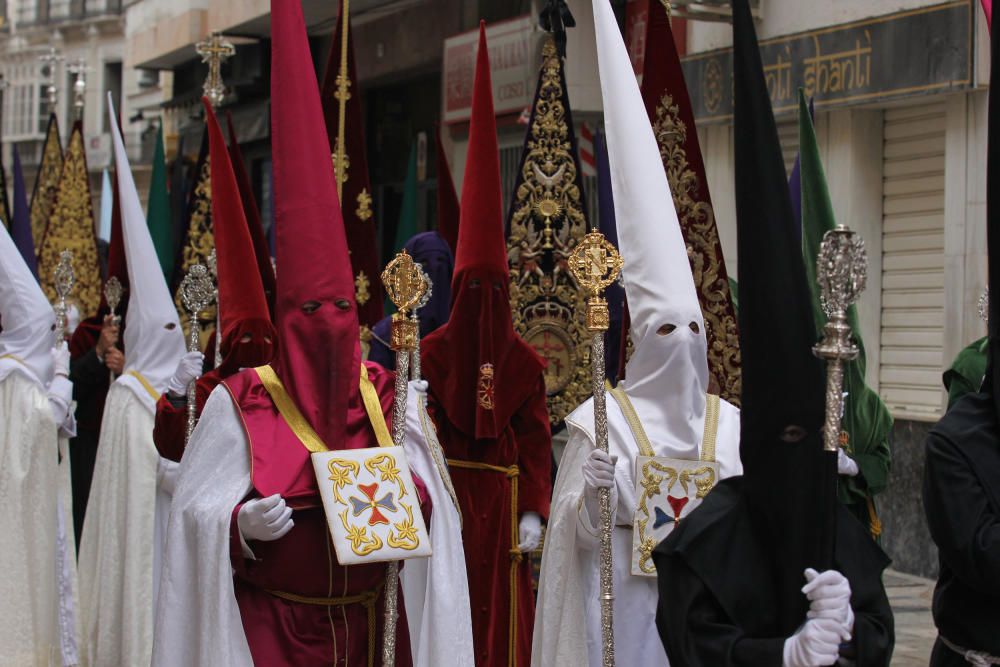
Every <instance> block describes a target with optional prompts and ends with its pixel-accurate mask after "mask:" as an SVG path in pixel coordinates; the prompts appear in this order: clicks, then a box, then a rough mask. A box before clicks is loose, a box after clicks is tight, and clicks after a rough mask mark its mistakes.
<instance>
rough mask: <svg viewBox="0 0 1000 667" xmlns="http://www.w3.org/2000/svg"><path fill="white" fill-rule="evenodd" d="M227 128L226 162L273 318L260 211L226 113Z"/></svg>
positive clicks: (268, 256) (268, 258) (268, 259)
mask: <svg viewBox="0 0 1000 667" xmlns="http://www.w3.org/2000/svg"><path fill="white" fill-rule="evenodd" d="M226 124H227V125H228V126H229V161H230V162H231V163H232V167H233V174H234V175H235V176H236V185H238V186H239V188H240V199H241V200H243V214H244V215H245V216H246V219H247V227H248V229H249V230H250V239H251V240H252V241H253V252H254V256H255V257H256V259H257V268H258V269H259V270H260V279H261V282H262V283H263V285H264V298H265V299H267V310H268V313H269V314H270V316H271V317H272V318H273V317H274V299H275V296H276V291H277V284H276V281H275V278H274V267H273V266H272V265H271V251H270V250H269V249H268V247H267V237H266V236H265V235H264V225H263V224H262V223H261V221H260V209H259V208H258V207H257V200H255V199H254V196H253V186H251V185H250V175H249V174H247V170H246V166H245V165H244V163H243V152H242V151H241V150H240V142H239V139H237V137H236V130H235V129H234V128H233V115H232V114H231V113H229V112H228V111H227V112H226Z"/></svg>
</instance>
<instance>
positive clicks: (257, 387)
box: [224, 364, 430, 667]
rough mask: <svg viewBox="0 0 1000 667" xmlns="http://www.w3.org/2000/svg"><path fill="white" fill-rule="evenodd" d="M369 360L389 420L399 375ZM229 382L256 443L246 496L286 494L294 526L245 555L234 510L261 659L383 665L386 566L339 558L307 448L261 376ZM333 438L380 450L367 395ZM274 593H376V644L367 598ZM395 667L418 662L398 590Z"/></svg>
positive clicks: (241, 596)
mask: <svg viewBox="0 0 1000 667" xmlns="http://www.w3.org/2000/svg"><path fill="white" fill-rule="evenodd" d="M366 365H367V367H368V373H369V377H370V378H371V381H372V383H373V384H374V385H375V388H376V390H377V391H378V394H379V398H380V400H381V403H382V410H383V412H384V413H385V417H386V421H387V422H388V421H389V420H390V412H391V410H392V400H393V382H394V374H393V373H391V372H389V371H386V370H385V369H383V368H381V367H380V366H377V365H375V364H366ZM224 385H225V386H226V388H227V389H228V390H229V392H230V394H231V395H232V397H233V400H234V402H235V403H236V405H237V406H238V407H239V410H240V413H241V415H242V418H243V423H244V428H245V430H246V432H247V437H248V439H249V442H250V456H251V459H252V460H251V470H252V472H251V475H252V481H253V486H254V490H253V491H252V492H251V493H250V495H249V496H248V497H247V499H246V500H249V499H251V498H260V497H267V496H269V495H271V494H274V493H280V494H281V495H282V496H283V497H284V498H285V500H286V502H287V503H288V505H289V506H290V507H292V508H293V509H294V512H293V515H292V518H293V520H294V521H295V527H294V528H292V530H291V531H289V533H288V534H287V535H285V536H284V537H282V538H281V539H278V540H275V541H273V542H251V543H250V545H249V546H250V548H251V549H252V550H253V552H254V556H255V557H256V560H250V559H246V558H244V556H243V552H242V548H241V545H240V538H239V533H238V528H237V523H236V516H237V513H238V511H239V508H240V505H237V506H236V508H234V509H233V515H232V522H231V526H230V531H231V532H230V544H231V547H232V548H231V560H232V564H233V569H234V573H235V590H236V601H237V603H238V605H239V608H240V614H241V616H242V619H243V629H244V631H245V633H246V637H247V642H248V643H249V646H250V653H251V655H252V656H253V660H254V664H256V665H266V666H268V667H271V666H272V665H274V666H278V665H295V666H296V667H298V666H309V665H330V664H335V665H345V666H349V667H365V666H366V665H368V664H369V657H370V654H369V651H371V652H372V653H371V654H372V655H374V663H373V664H375V665H381V644H382V625H383V617H384V616H383V612H384V600H383V593H384V590H383V589H384V584H385V572H386V566H385V565H384V564H378V565H364V566H347V567H345V566H341V565H339V564H338V563H337V557H336V553H335V552H334V549H333V544H332V543H331V540H330V536H329V530H328V528H327V524H326V518H325V516H324V514H323V507H322V501H321V500H320V497H319V490H318V488H317V487H316V479H315V476H314V473H313V469H312V464H311V462H310V460H309V452H308V451H307V450H306V449H305V447H304V446H303V445H302V444H301V443H300V442H299V441H298V439H297V438H296V437H295V435H294V434H293V433H292V431H291V429H290V428H289V427H288V425H287V424H286V423H285V421H284V420H283V419H282V418H281V416H280V415H279V414H278V411H277V408H275V407H274V403H273V402H272V400H271V398H270V396H269V394H268V393H267V391H266V390H265V389H264V387H263V385H262V384H261V382H260V380H259V378H258V376H257V374H256V373H254V372H253V371H252V370H249V371H243V372H240V373H238V374H236V375H234V376H231V377H229V378H227V379H226V380H225V381H224ZM330 444H331V445H332V446H333V447H335V448H337V447H340V448H350V449H355V448H358V447H375V446H377V443H376V441H375V435H374V433H373V432H372V429H371V426H370V425H369V422H368V417H367V414H366V413H365V411H364V407H363V406H362V405H361V402H360V400H358V404H357V405H352V406H351V407H350V408H349V410H348V416H347V428H346V432H345V434H344V438H343V440H342V442H340V443H330ZM414 483H415V484H416V485H417V491H418V493H419V495H420V498H421V506H422V508H423V510H424V513H425V516H426V514H427V512H428V511H429V507H430V500H429V498H428V496H427V493H426V489H425V487H424V486H423V484H422V482H420V481H419V480H418V479H417V478H416V476H414ZM244 502H245V501H244ZM268 591H281V592H283V593H285V594H292V595H294V596H304V597H309V598H340V597H348V596H357V595H364V594H371V595H372V596H373V597H374V600H373V602H372V603H371V604H373V605H374V607H373V609H374V620H375V637H374V642H373V643H372V644H371V645H369V614H368V608H367V607H366V606H365V604H364V602H354V603H351V604H346V605H337V606H325V605H316V604H306V603H302V602H293V601H289V600H287V599H285V598H282V597H278V596H276V595H273V594H271V593H269V592H268ZM375 596H377V597H375ZM396 664H397V665H399V666H400V667H409V665H411V657H410V639H409V632H408V630H407V625H406V615H405V612H404V607H403V593H402V591H399V622H398V626H397V637H396Z"/></svg>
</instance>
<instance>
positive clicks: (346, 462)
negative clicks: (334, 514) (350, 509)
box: [326, 459, 361, 505]
mask: <svg viewBox="0 0 1000 667" xmlns="http://www.w3.org/2000/svg"><path fill="white" fill-rule="evenodd" d="M326 467H327V470H329V472H330V477H329V480H330V481H331V482H333V497H334V498H336V499H337V502H338V503H340V504H342V505H346V504H347V502H346V501H345V500H344V498H343V496H341V495H340V490H341V489H342V488H344V487H345V486H347V485H348V484H351V483H353V482H352V480H351V475H354V476H355V477H357V475H358V473H359V472H361V466H360V465H359V464H358V462H357V461H352V460H350V459H330V460H329V462H327V464H326Z"/></svg>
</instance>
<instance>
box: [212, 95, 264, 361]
mask: <svg viewBox="0 0 1000 667" xmlns="http://www.w3.org/2000/svg"><path fill="white" fill-rule="evenodd" d="M202 103H203V104H204V105H205V124H206V128H207V130H208V150H209V156H210V158H209V165H210V168H211V170H212V176H211V178H212V226H213V228H214V232H215V254H216V261H217V267H218V274H219V292H218V295H219V305H220V306H221V311H220V312H221V315H222V323H221V324H222V345H221V348H222V357H223V361H222V364H220V369H221V374H222V375H223V376H226V375H230V374H232V373H235V372H236V371H238V370H239V369H240V368H254V367H256V366H263V365H264V364H267V363H269V362H270V361H271V358H272V357H273V356H274V339H275V332H274V327H273V326H272V325H271V317H270V314H269V313H268V310H267V300H266V299H265V298H264V284H263V282H262V281H261V279H260V273H259V272H257V271H253V270H251V267H253V266H254V265H255V264H256V258H255V256H254V248H253V242H252V241H251V240H250V231H249V230H248V229H247V221H246V217H245V216H244V214H243V202H242V201H241V199H240V189H239V186H238V185H237V183H236V176H235V174H233V166H232V163H230V161H229V153H228V151H227V150H226V140H225V139H224V138H223V136H222V128H221V127H219V121H218V119H217V118H216V117H215V112H214V111H213V110H212V105H211V104H209V102H208V99H207V98H202Z"/></svg>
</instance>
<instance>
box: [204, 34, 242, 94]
mask: <svg viewBox="0 0 1000 667" xmlns="http://www.w3.org/2000/svg"><path fill="white" fill-rule="evenodd" d="M195 50H196V51H197V52H198V55H199V56H201V61H202V62H203V63H208V76H207V77H205V85H204V86H203V87H202V90H203V91H204V93H205V97H207V98H208V101H209V103H210V104H211V105H212V106H213V107H217V106H219V105H220V104H222V99H223V98H224V97H225V96H226V86H225V84H224V83H223V82H222V63H223V62H225V61H226V60H228V59H229V58H232V57H233V55H235V54H236V47H234V46H233V44H232V42H230V41H228V40H227V39H226V38H225V37H223V35H222V33H221V32H219V31H218V30H213V31H212V33H211V34H210V35H209V36H208V38H207V39H206V40H205V41H203V42H198V44H196V45H195Z"/></svg>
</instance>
